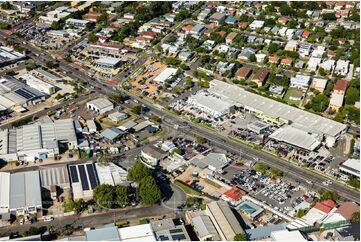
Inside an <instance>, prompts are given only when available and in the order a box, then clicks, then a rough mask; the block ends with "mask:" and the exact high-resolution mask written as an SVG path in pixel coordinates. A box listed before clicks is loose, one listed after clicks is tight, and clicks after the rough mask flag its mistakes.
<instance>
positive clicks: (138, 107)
mask: <svg viewBox="0 0 361 242" xmlns="http://www.w3.org/2000/svg"><path fill="white" fill-rule="evenodd" d="M131 111H132V112H133V113H135V114H141V112H142V106H141V105H135V106H133V107H132V108H131Z"/></svg>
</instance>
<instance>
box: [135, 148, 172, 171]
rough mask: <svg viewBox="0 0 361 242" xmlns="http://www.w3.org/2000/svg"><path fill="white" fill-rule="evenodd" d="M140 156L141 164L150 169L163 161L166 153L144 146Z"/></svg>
mask: <svg viewBox="0 0 361 242" xmlns="http://www.w3.org/2000/svg"><path fill="white" fill-rule="evenodd" d="M140 154H141V157H142V160H143V162H144V163H145V164H146V165H148V166H151V167H155V166H157V165H158V164H159V162H160V161H161V160H164V159H165V158H166V157H167V156H168V152H165V151H163V150H162V149H160V148H158V147H156V146H154V145H148V146H145V147H144V148H143V149H142V151H141V153H140Z"/></svg>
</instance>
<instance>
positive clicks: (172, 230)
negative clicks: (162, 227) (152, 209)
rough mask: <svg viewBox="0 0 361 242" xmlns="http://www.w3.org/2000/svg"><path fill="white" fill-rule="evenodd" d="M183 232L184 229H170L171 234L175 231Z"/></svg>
mask: <svg viewBox="0 0 361 242" xmlns="http://www.w3.org/2000/svg"><path fill="white" fill-rule="evenodd" d="M181 232H183V230H182V229H170V230H169V233H171V234H173V233H181Z"/></svg>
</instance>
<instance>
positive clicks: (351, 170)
mask: <svg viewBox="0 0 361 242" xmlns="http://www.w3.org/2000/svg"><path fill="white" fill-rule="evenodd" d="M340 171H341V172H343V173H346V174H348V175H352V176H355V177H358V178H360V160H359V159H348V160H346V161H345V162H343V163H342V164H341V165H340Z"/></svg>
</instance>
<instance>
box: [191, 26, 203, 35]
mask: <svg viewBox="0 0 361 242" xmlns="http://www.w3.org/2000/svg"><path fill="white" fill-rule="evenodd" d="M204 28H205V26H204V25H203V24H197V25H195V26H194V27H193V28H192V29H191V32H192V33H198V32H200V31H202V30H203V29H204Z"/></svg>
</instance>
